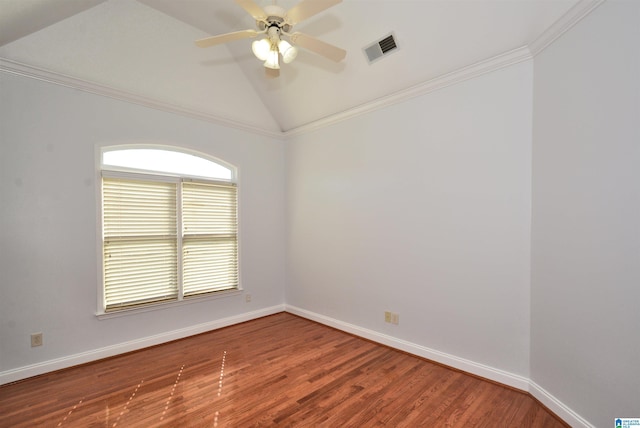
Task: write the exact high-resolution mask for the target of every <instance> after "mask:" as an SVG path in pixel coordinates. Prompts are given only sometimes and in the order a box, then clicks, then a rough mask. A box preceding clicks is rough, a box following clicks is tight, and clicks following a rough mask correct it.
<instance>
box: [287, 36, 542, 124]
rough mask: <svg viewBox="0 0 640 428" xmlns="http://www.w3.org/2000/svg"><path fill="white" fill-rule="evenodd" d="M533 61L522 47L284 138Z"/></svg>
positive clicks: (323, 119) (321, 121)
mask: <svg viewBox="0 0 640 428" xmlns="http://www.w3.org/2000/svg"><path fill="white" fill-rule="evenodd" d="M530 59H533V56H532V55H531V51H530V50H529V48H528V47H527V46H522V47H520V48H517V49H513V50H511V51H508V52H505V53H502V54H499V55H496V56H494V57H493V58H489V59H486V60H482V61H479V62H477V63H475V64H472V65H469V66H466V67H463V68H460V69H458V70H455V71H452V72H450V73H446V74H443V75H441V76H438V77H435V78H433V79H430V80H427V81H426V82H422V83H419V84H417V85H414V86H411V87H409V88H407V89H403V90H401V91H398V92H396V93H394V94H391V95H387V96H385V97H382V98H378V99H376V100H373V101H370V102H367V103H364V104H361V105H359V106H356V107H352V108H350V109H348V110H345V111H343V112H340V113H336V114H333V115H331V116H327V117H325V118H322V119H319V120H316V121H313V122H311V123H308V124H306V125H302V126H299V127H297V128H293V129H291V130H288V131H285V132H284V133H283V135H284V136H285V137H293V136H296V135H300V134H303V133H306V132H311V131H315V130H317V129H320V128H324V127H326V126H329V125H333V124H335V123H338V122H342V121H344V120H347V119H351V118H353V117H356V116H360V115H363V114H366V113H370V112H373V111H376V110H379V109H383V108H385V107H389V106H392V105H394V104H399V103H401V102H404V101H407V100H409V99H411V98H415V97H419V96H422V95H426V94H428V93H430V92H434V91H437V90H440V89H443V88H446V87H447V86H452V85H456V84H458V83H461V82H464V81H466V80H469V79H473V78H475V77H478V76H481V75H483V74H486V73H491V72H493V71H497V70H500V69H502V68H506V67H509V66H511V65H514V64H518V63H521V62H524V61H528V60H530Z"/></svg>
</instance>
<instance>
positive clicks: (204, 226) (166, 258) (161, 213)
mask: <svg viewBox="0 0 640 428" xmlns="http://www.w3.org/2000/svg"><path fill="white" fill-rule="evenodd" d="M101 173H102V256H103V257H102V259H103V263H102V268H103V302H102V308H100V310H101V311H103V312H111V311H115V310H120V309H125V308H131V307H135V306H140V305H149V304H157V303H160V302H171V301H180V300H184V299H187V298H191V297H196V296H202V295H209V294H211V293H216V292H220V291H224V290H232V289H238V287H239V284H238V236H237V231H238V221H237V187H236V183H235V179H236V170H235V168H234V167H233V166H231V165H228V164H225V163H223V162H219V161H213V160H210V159H207V158H206V157H204V156H201V155H197V154H194V153H187V152H185V151H182V150H180V149H176V148H171V147H167V148H164V147H162V148H157V147H151V148H149V147H121V146H120V147H109V148H105V149H103V151H102V153H101Z"/></svg>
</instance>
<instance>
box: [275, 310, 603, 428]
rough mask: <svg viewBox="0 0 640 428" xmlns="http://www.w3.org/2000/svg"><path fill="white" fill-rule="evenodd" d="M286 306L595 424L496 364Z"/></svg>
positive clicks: (578, 425) (585, 427) (577, 424)
mask: <svg viewBox="0 0 640 428" xmlns="http://www.w3.org/2000/svg"><path fill="white" fill-rule="evenodd" d="M285 310H286V311H287V312H290V313H292V314H294V315H298V316H301V317H303V318H306V319H309V320H312V321H316V322H319V323H320V324H324V325H328V326H329V327H333V328H336V329H338V330H342V331H345V332H347V333H351V334H353V335H356V336H359V337H363V338H365V339H368V340H371V341H373V342H377V343H381V344H383V345H386V346H389V347H391V348H395V349H399V350H401V351H404V352H408V353H410V354H413V355H417V356H419V357H423V358H426V359H428V360H431V361H435V362H437V363H440V364H444V365H447V366H449V367H453V368H455V369H458V370H462V371H465V372H467V373H471V374H474V375H476V376H481V377H483V378H486V379H489V380H492V381H494V382H498V383H501V384H503V385H507V386H510V387H512V388H517V389H519V390H522V391H524V392H528V393H530V394H531V395H532V396H533V397H534V398H536V399H537V400H538V401H540V402H541V403H542V404H543V405H545V406H546V407H547V408H548V409H549V410H551V411H552V412H553V413H555V414H556V415H557V416H558V417H560V418H561V419H562V420H563V421H565V422H566V423H568V424H569V425H571V426H572V427H574V428H595V427H594V426H593V425H591V424H590V423H589V422H587V421H586V420H585V419H584V418H582V417H581V416H580V415H578V414H577V413H576V412H574V411H573V410H571V409H570V408H569V407H568V406H566V405H564V404H563V403H562V402H561V401H560V400H558V399H557V398H555V397H554V396H553V395H551V394H549V393H548V392H547V391H545V389H544V388H542V387H540V386H539V385H538V384H536V383H535V382H533V381H532V380H530V379H528V378H526V377H524V376H520V375H517V374H514V373H509V372H506V371H504V370H500V369H497V368H495V367H489V366H486V365H484V364H480V363H477V362H475V361H471V360H467V359H465V358H460V357H456V356H455V355H451V354H447V353H444V352H440V351H437V350H435V349H431V348H427V347H425V346H422V345H418V344H415V343H411V342H407V341H405V340H402V339H398V338H395V337H392V336H388V335H386V334H383V333H379V332H377V331H374V330H369V329H366V328H362V327H359V326H357V325H353V324H349V323H346V322H343V321H340V320H336V319H333V318H330V317H327V316H324V315H321V314H317V313H315V312H311V311H308V310H305V309H301V308H298V307H296V306H291V305H285Z"/></svg>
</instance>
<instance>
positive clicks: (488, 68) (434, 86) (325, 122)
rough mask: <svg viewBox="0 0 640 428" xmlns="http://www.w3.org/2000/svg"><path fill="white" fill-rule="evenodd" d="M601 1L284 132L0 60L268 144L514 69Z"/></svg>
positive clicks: (2, 65) (1, 61)
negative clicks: (525, 39)
mask: <svg viewBox="0 0 640 428" xmlns="http://www.w3.org/2000/svg"><path fill="white" fill-rule="evenodd" d="M605 1H606V0H580V1H579V2H578V3H577V4H576V5H575V6H573V7H572V8H571V9H570V10H569V11H568V12H567V13H565V14H564V15H563V16H562V17H561V18H560V19H558V20H557V21H556V22H555V23H553V25H551V27H549V28H547V30H545V31H544V32H543V33H542V34H541V35H540V36H538V37H537V38H536V39H535V40H534V41H533V42H531V43H530V44H529V45H526V46H522V47H520V48H517V49H514V50H511V51H509V52H505V53H502V54H500V55H496V56H494V57H492V58H489V59H486V60H483V61H480V62H477V63H475V64H472V65H469V66H467V67H463V68H461V69H458V70H455V71H452V72H450V73H447V74H444V75H441V76H438V77H436V78H433V79H431V80H428V81H426V82H423V83H420V84H418V85H415V86H412V87H410V88H407V89H404V90H401V91H399V92H396V93H393V94H391V95H388V96H385V97H381V98H378V99H376V100H373V101H370V102H368V103H365V104H361V105H359V106H355V107H353V108H350V109H348V110H345V111H342V112H340V113H336V114H333V115H330V116H327V117H324V118H321V119H318V120H315V121H312V122H310V123H307V124H305V125H302V126H298V127H295V128H293V129H289V130H286V131H282V132H280V131H269V130H266V129H263V128H259V127H256V126H251V125H247V124H244V123H240V122H237V121H234V120H231V119H226V118H222V117H219V116H215V115H211V114H206V113H203V112H200V111H197V110H192V109H188V108H185V107H181V106H177V105H174V104H170V103H166V102H162V101H158V100H154V99H151V98H147V97H143V96H140V95H137V94H134V93H131V92H127V91H122V90H119V89H115V88H111V87H108V86H104V85H99V84H96V83H92V82H88V81H85V80H82V79H78V78H75V77H71V76H67V75H64V74H60V73H55V72H52V71H49V70H45V69H42V68H38V67H34V66H31V65H27V64H22V63H19V62H16V61H13V60H9V59H6V58H0V71H4V72H7V73H12V74H17V75H20V76H24V77H29V78H33V79H37V80H41V81H44V82H49V83H53V84H56V85H61V86H65V87H68V88H73V89H78V90H81V91H85V92H89V93H92V94H96V95H102V96H106V97H109V98H113V99H117V100H121V101H127V102H130V103H133V104H138V105H142V106H145V107H149V108H153V109H156V110H162V111H166V112H169V113H175V114H179V115H182V116H187V117H190V118H194V119H198V120H203V121H206V122H211V123H215V124H218V125H221V126H226V127H229V128H235V129H238V130H241V131H245V132H250V133H253V134H258V135H263V136H267V137H271V138H278V139H282V138H284V139H287V138H290V137H295V136H297V135H301V134H304V133H307V132H312V131H315V130H318V129H321V128H324V127H327V126H330V125H333V124H336V123H339V122H342V121H345V120H348V119H351V118H354V117H357V116H360V115H363V114H366V113H370V112H373V111H375V110H379V109H382V108H385V107H388V106H391V105H394V104H398V103H401V102H404V101H407V100H409V99H411V98H415V97H419V96H422V95H425V94H428V93H430V92H433V91H437V90H439V89H442V88H445V87H447V86H452V85H455V84H458V83H460V82H463V81H465V80H469V79H473V78H475V77H478V76H481V75H483V74H485V73H490V72H493V71H496V70H500V69H502V68H505V67H509V66H511V65H514V64H518V63H520V62H524V61H528V60H531V59H533V58H534V57H535V56H536V55H538V54H539V53H541V52H542V51H543V50H544V49H546V48H547V47H548V46H550V45H551V44H552V43H553V42H554V41H555V40H557V39H558V38H559V37H560V36H562V35H563V34H564V33H565V32H567V31H568V30H569V29H571V28H572V27H573V26H574V25H576V24H577V23H578V22H580V21H581V20H582V19H583V18H585V17H586V16H587V15H589V13H591V12H592V11H593V10H595V9H596V8H597V7H598V6H600V5H601V4H602V3H604V2H605Z"/></svg>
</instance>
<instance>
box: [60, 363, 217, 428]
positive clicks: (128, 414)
mask: <svg viewBox="0 0 640 428" xmlns="http://www.w3.org/2000/svg"><path fill="white" fill-rule="evenodd" d="M226 359H227V351H224V352H223V354H222V361H221V363H220V372H219V376H218V391H217V397H221V396H222V390H223V385H224V375H225V364H226ZM184 372H185V365H182V366H181V367H180V369H179V371H178V373H177V375H176V378H175V381H174V382H173V384H172V386H171V390H170V391H169V392H168V397H167V399H166V401H164V406H163V407H161V408H162V413H161V414H160V416H159V422H162V421H165V419H166V418H167V416H168V415H167V413H168V411H169V409H170V407H171V405H172V404H173V403H174V402H175V401H176V400H175V398H176V397H175V394H176V389H177V387H178V384H179V383H180V381H181V379H183V378H184ZM214 373H215V372H213V373H212V375H213V376H215V374H214ZM214 379H215V378H214ZM146 380H147V384H148V385H149V387H150V388H151V390H154V388H153V387H152V385H153V384H154V382H155V380H154V379H146ZM144 385H145V379H142V380H140V382H139V383H138V384H137V385H136V386H135V388H134V389H133V392H131V394H130V395H129V398H128V400H127V401H126V402H125V403H124V404H122V401H120V404H119V405H116V403H114V401H112V400H117V396H119V394H116V395H113V396H112V397H111V398H109V399H107V400H106V402H104V406H105V407H104V412H105V413H104V424H105V426H111V428H116V427H118V426H120V425H122V426H125V425H129V424H131V423H135V421H130V420H129V421H125V420H126V419H127V418H135V415H134V414H133V413H132V412H135V410H134V408H135V406H134V401H135V402H136V403H137V402H139V401H141V400H142V401H145V399H144V397H145V396H146V395H148V394H153V392H143V391H142V390H143V389H144V390H147V389H149V387H147V388H143V386H144ZM213 385H215V383H214V384H213ZM213 385H211V386H213ZM167 387H168V386H166V385H165V386H163V387H162V388H161V389H160V391H161V390H162V389H164V388H167ZM214 388H215V387H214ZM125 391H126V390H125ZM214 391H215V390H214ZM123 392H124V391H123ZM125 397H126V396H125ZM140 397H142V398H140ZM123 398H124V397H123ZM136 398H140V400H135V399H136ZM91 401H92V400H90V399H89V400H87V399H86V397H83V398H82V399H81V400H80V401H78V403H76V404H75V405H74V406H73V407H72V408H71V409H70V410H69V411H68V412H67V413H66V415H65V416H64V418H63V419H62V420H61V421H60V422H59V423H58V425H57V427H62V426H63V425H64V424H70V423H71V422H70V421H71V419H74V418H73V417H71V416H72V414H74V412H76V413H78V412H77V410H78V408H79V407H80V406H82V404H83V403H84V404H85V406H84V407H83V409H85V408H86V409H85V410H84V412H85V413H87V412H88V411H89V409H90V408H91V407H92V404H91ZM123 401H124V400H123ZM158 404H160V403H158ZM94 405H95V404H94ZM87 406H88V407H87ZM120 406H122V408H121V409H120V411H119V412H118V411H117V409H118V408H119V407H120ZM101 407H102V406H101ZM158 407H160V406H158ZM129 409H131V410H129ZM158 412H160V408H159V409H158ZM116 414H117V417H116V419H115V420H113V419H112V418H113V417H115V416H116ZM74 416H76V417H77V416H80V414H79V415H75V414H74ZM219 418H220V411H219V410H217V411H216V412H215V416H214V420H213V426H214V427H217V426H218V423H219ZM110 419H111V420H110ZM167 420H168V419H167ZM111 421H113V423H111ZM166 422H167V421H165V422H164V423H166Z"/></svg>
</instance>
